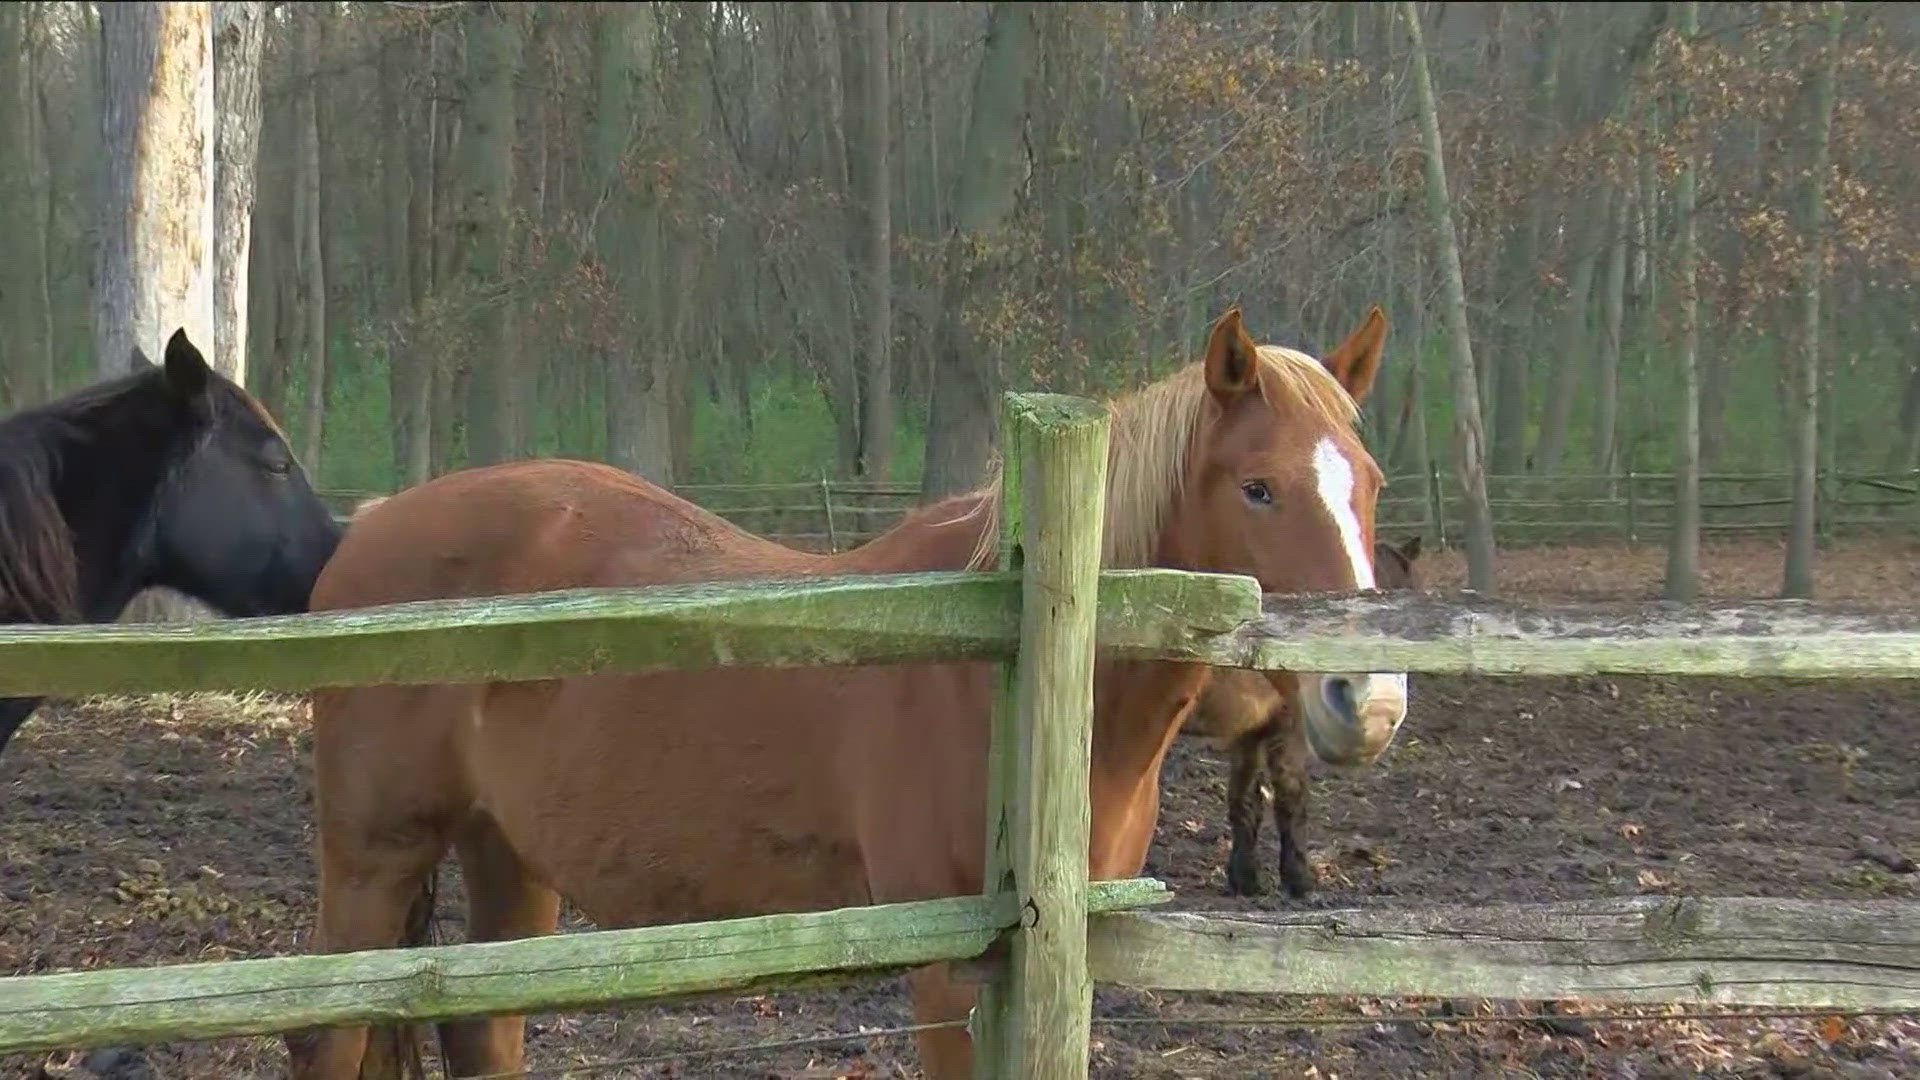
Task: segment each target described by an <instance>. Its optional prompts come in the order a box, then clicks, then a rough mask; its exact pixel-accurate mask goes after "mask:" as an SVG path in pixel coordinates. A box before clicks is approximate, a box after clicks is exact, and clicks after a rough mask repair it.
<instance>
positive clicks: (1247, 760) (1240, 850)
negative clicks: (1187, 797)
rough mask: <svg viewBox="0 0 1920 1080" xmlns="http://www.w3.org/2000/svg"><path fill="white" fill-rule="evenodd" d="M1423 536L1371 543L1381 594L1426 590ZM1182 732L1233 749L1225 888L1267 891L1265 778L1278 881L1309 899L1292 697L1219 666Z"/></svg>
mask: <svg viewBox="0 0 1920 1080" xmlns="http://www.w3.org/2000/svg"><path fill="white" fill-rule="evenodd" d="M1419 558H1420V538H1419V537H1418V536H1416V537H1413V538H1412V539H1411V540H1408V541H1407V542H1406V543H1405V544H1402V545H1401V546H1400V547H1397V548H1396V547H1394V546H1393V545H1391V544H1387V543H1384V542H1376V543H1375V544H1374V545H1373V565H1374V570H1375V573H1376V574H1377V575H1378V584H1379V587H1380V588H1382V589H1423V588H1425V587H1426V584H1425V581H1424V580H1423V578H1422V576H1421V573H1420V566H1419ZM1181 731H1182V733H1183V734H1187V735H1196V736H1201V737H1204V738H1210V739H1218V740H1220V741H1222V742H1224V743H1226V744H1227V752H1228V758H1229V765H1228V772H1227V821H1228V825H1229V831H1230V832H1231V834H1232V837H1233V848H1232V850H1231V852H1230V853H1229V854H1228V856H1227V890H1228V891H1229V892H1231V893H1233V894H1235V895H1237V896H1258V895H1260V894H1261V893H1262V892H1264V891H1265V889H1264V887H1263V886H1262V884H1261V880H1260V879H1261V874H1260V855H1259V850H1258V849H1259V843H1260V819H1261V817H1262V816H1264V815H1265V813H1266V803H1267V793H1266V791H1265V789H1264V787H1263V785H1262V781H1267V782H1270V783H1271V784H1272V785H1273V796H1272V797H1273V823H1274V828H1275V830H1276V831H1277V832H1278V833H1279V834H1280V835H1279V847H1280V881H1281V884H1283V885H1284V886H1286V890H1287V894H1288V895H1289V896H1292V897H1294V898H1296V899H1297V898H1300V897H1304V896H1306V895H1307V894H1308V893H1310V892H1312V891H1313V888H1314V885H1315V884H1316V881H1315V877H1314V873H1313V867H1312V865H1311V864H1310V863H1308V862H1307V858H1306V848H1305V847H1304V846H1303V845H1302V844H1301V842H1300V838H1301V834H1302V833H1303V832H1304V831H1305V825H1306V817H1307V796H1308V792H1309V787H1310V785H1309V781H1308V777H1307V759H1308V757H1310V756H1311V753H1310V751H1309V750H1308V749H1307V742H1306V733H1305V731H1304V730H1303V729H1302V728H1301V726H1300V716H1299V714H1298V712H1296V711H1295V710H1294V709H1293V708H1292V707H1291V705H1290V703H1289V701H1288V698H1287V696H1285V695H1282V694H1280V693H1279V692H1277V691H1276V690H1274V688H1273V683H1272V682H1271V681H1270V680H1269V679H1268V678H1266V677H1265V676H1264V675H1263V674H1262V673H1260V672H1257V671H1244V670H1240V669H1235V668H1221V669H1218V670H1216V671H1215V672H1214V673H1213V677H1212V678H1211V679H1209V680H1208V681H1207V687H1206V689H1205V690H1203V691H1201V693H1200V699H1199V700H1198V701H1196V702H1194V706H1193V710H1192V711H1191V712H1189V713H1188V714H1187V722H1186V724H1185V725H1184V726H1183V727H1182V728H1181Z"/></svg>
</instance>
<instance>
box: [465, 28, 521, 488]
mask: <svg viewBox="0 0 1920 1080" xmlns="http://www.w3.org/2000/svg"><path fill="white" fill-rule="evenodd" d="M519 18H520V16H519V13H518V12H515V11H509V10H507V9H506V8H505V7H504V6H502V5H498V4H476V5H474V7H473V8H472V9H471V14H470V15H469V22H468V24H467V99H466V103H465V106H466V109H465V111H466V128H467V130H466V134H465V139H464V142H465V146H464V149H465V151H466V153H465V155H464V157H465V162H464V165H465V168H464V170H463V172H464V175H463V177H462V181H463V183H464V185H465V198H464V199H463V200H462V206H461V214H462V216H463V217H464V219H465V220H464V221H463V222H462V225H463V226H464V230H465V234H466V251H465V253H464V258H463V260H462V263H463V266H462V269H463V270H464V275H463V277H464V284H465V286H466V288H465V290H464V294H465V300H466V304H467V305H468V307H469V308H470V309H471V310H472V311H473V317H472V319H471V320H470V327H471V334H472V336H471V338H470V346H469V348H468V349H467V350H466V352H467V354H468V355H469V356H471V357H472V365H473V366H472V374H471V376H470V378H471V380H472V382H471V384H470V385H469V387H468V391H467V452H468V453H467V456H468V458H469V460H470V461H471V462H472V463H473V464H475V465H490V464H494V463H496V462H501V461H506V460H508V459H510V458H512V457H514V456H516V454H517V453H518V451H519V447H518V446H517V445H516V438H515V436H516V434H517V428H518V425H517V424H516V423H515V417H514V410H515V409H516V408H517V407H518V406H519V404H520V403H519V402H518V401H516V400H515V399H514V397H515V396H514V394H513V393H512V387H513V382H514V379H513V370H512V365H513V359H514V350H513V349H512V348H511V342H509V341H508V340H507V334H508V323H509V321H510V320H509V318H508V304H507V302H506V297H505V295H504V293H505V290H506V289H507V288H508V281H507V272H508V267H509V262H510V256H509V253H510V252H511V250H512V244H511V242H510V238H509V235H508V234H509V232H510V230H511V229H512V220H513V219H512V199H513V143H514V135H515V130H516V128H517V126H518V125H517V123H516V119H517V117H516V114H515V108H514V80H515V77H516V75H517V74H518V72H519V70H520V51H521V49H520V46H521V28H520V24H519Z"/></svg>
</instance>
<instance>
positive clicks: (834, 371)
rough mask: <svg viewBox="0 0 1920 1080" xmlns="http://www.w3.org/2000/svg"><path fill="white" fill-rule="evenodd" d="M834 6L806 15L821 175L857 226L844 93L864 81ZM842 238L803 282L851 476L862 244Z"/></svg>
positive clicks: (854, 143) (855, 460)
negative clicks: (857, 268)
mask: <svg viewBox="0 0 1920 1080" xmlns="http://www.w3.org/2000/svg"><path fill="white" fill-rule="evenodd" d="M835 7H836V5H834V4H831V3H821V4H810V5H808V6H807V8H806V10H807V11H808V12H810V13H811V15H812V26H813V44H814V49H813V55H814V57H815V58H816V59H817V60H818V62H819V65H820V66H819V72H818V74H819V80H820V89H819V103H820V118H819V121H818V129H819V134H820V151H819V160H820V171H821V173H822V175H823V177H824V179H825V182H826V186H827V188H828V189H829V190H830V191H832V192H833V193H834V194H835V195H837V196H838V197H839V198H840V199H842V200H844V201H845V204H846V205H847V207H848V208H849V212H848V213H847V214H846V215H845V217H844V219H843V220H845V221H846V223H847V224H848V225H849V226H853V225H854V224H855V222H856V221H857V217H858V213H857V210H855V209H854V204H855V203H856V202H857V200H856V199H855V197H854V193H853V180H854V177H855V176H856V175H859V173H860V170H859V169H858V167H857V166H855V165H853V164H852V162H851V158H852V156H853V155H854V154H856V153H857V152H858V150H857V148H858V147H859V141H858V139H857V138H856V139H851V140H850V139H849V138H848V128H849V126H850V124H849V121H850V119H851V117H850V116H849V115H848V114H849V111H850V110H849V109H848V107H847V106H848V105H849V104H850V102H849V100H848V93H847V91H848V89H849V87H850V86H851V85H852V84H854V83H857V82H858V81H859V75H858V72H857V70H855V71H851V72H850V71H849V70H847V69H849V68H855V67H856V65H855V64H852V63H848V62H847V61H849V60H852V59H853V58H854V57H855V56H856V55H857V52H858V50H856V49H854V48H850V47H846V45H847V42H846V41H845V40H844V39H845V38H846V37H848V36H851V35H852V33H853V26H852V25H851V24H849V25H847V26H845V27H836V25H835V21H834V8H835ZM863 179H864V178H863ZM840 235H841V236H842V237H845V238H847V239H846V243H845V246H844V247H843V248H842V250H843V251H844V252H846V258H844V259H840V258H831V257H829V259H828V260H827V261H828V264H829V265H827V266H825V267H820V268H818V269H815V270H813V271H811V272H803V273H802V274H801V280H802V282H803V283H804V284H805V285H806V288H805V291H804V293H803V295H806V296H809V297H811V298H812V303H813V306H814V307H815V309H816V315H817V317H818V320H819V326H820V329H819V330H818V331H817V332H816V333H815V334H813V335H812V336H813V337H814V355H815V357H816V360H817V362H818V363H819V365H820V368H821V370H822V373H823V374H824V375H825V378H826V384H827V408H828V410H829V411H830V412H831V413H832V414H833V430H834V445H835V449H836V455H835V457H836V465H837V467H838V471H839V472H840V474H841V475H843V476H851V475H853V474H854V473H855V472H856V471H857V469H858V467H859V460H860V417H861V410H860V384H859V363H858V350H859V345H858V340H857V337H856V335H855V333H854V323H853V306H854V290H855V284H854V275H853V270H852V266H853V261H854V259H855V258H857V257H858V256H857V254H856V252H857V249H858V246H859V245H858V244H856V243H854V242H852V239H851V238H852V237H853V236H855V235H857V233H856V232H854V230H853V229H852V228H849V229H848V230H847V231H846V232H843V233H841V234H840Z"/></svg>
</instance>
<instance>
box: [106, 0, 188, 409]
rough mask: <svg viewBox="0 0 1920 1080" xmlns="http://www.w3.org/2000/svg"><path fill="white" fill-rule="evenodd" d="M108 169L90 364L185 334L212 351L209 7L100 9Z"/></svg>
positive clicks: (135, 0) (137, 3)
mask: <svg viewBox="0 0 1920 1080" xmlns="http://www.w3.org/2000/svg"><path fill="white" fill-rule="evenodd" d="M100 44H101V54H102V56H101V68H102V71H103V73H104V80H105V81H104V86H105V93H106V97H105V101H104V109H103V113H102V118H103V126H102V129H101V130H102V137H103V139H104V141H105V147H106V154H107V162H106V165H105V169H104V183H103V184H102V192H101V194H102V196H103V198H102V201H101V205H100V232H99V236H100V246H99V250H98V253H97V262H96V266H95V296H94V362H95V363H96V365H98V369H99V371H100V373H101V374H102V375H117V374H119V373H121V372H124V371H127V370H129V365H130V363H131V361H132V356H133V350H134V348H135V347H136V346H137V347H139V348H140V349H142V350H143V351H145V352H146V353H147V355H148V356H150V357H157V356H158V355H159V349H160V347H161V345H162V343H164V342H165V341H166V339H167V338H168V337H169V336H170V335H171V334H172V333H173V331H174V330H175V329H176V328H178V327H181V326H184V327H186V330H187V335H188V336H189V337H191V338H192V339H193V340H195V341H199V342H205V343H207V344H208V345H211V343H212V342H213V334H214V322H215V320H214V314H213V268H214V252H213V172H214V169H213V147H214V133H213V27H212V22H211V12H210V10H209V8H208V5H206V4H166V3H154V2H151V0H130V2H128V3H116V4H106V5H102V7H101V9H100Z"/></svg>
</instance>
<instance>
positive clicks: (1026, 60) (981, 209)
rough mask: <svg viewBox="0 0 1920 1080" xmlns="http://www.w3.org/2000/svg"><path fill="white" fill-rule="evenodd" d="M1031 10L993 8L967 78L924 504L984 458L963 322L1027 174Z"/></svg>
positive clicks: (974, 480) (985, 383) (986, 405)
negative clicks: (967, 111)
mask: <svg viewBox="0 0 1920 1080" xmlns="http://www.w3.org/2000/svg"><path fill="white" fill-rule="evenodd" d="M1034 6H1035V5H1033V4H1030V3H1012V2H1005V0H1002V2H998V3H995V4H994V5H993V9H992V12H991V14H990V16H989V20H990V21H989V23H988V26H987V43H986V49H985V51H984V53H983V54H982V56H981V59H980V68H979V71H978V72H977V73H976V75H975V81H974V87H973V115H972V118H971V119H970V120H969V121H968V124H967V138H966V147H965V150H964V151H963V152H962V154H961V160H960V176H959V180H958V182H957V184H956V185H955V189H954V190H955V195H954V200H953V206H954V227H953V230H952V231H951V232H950V233H949V234H948V237H947V245H946V247H947V250H946V258H945V267H946V272H945V274H944V275H943V281H942V283H941V301H940V306H939V314H938V316H937V322H936V324H935V327H934V333H935V334H936V335H937V341H936V344H935V346H934V362H933V378H932V382H933V385H932V387H931V390H930V395H929V396H930V399H931V400H930V402H929V408H928V418H927V449H926V469H925V471H924V472H923V473H922V475H921V479H920V493H921V496H922V497H923V498H926V499H933V498H937V497H940V496H943V495H948V494H951V493H953V492H956V491H963V490H966V489H968V488H971V487H973V486H974V485H975V484H978V483H979V482H980V480H981V478H982V476H983V475H984V474H985V471H986V467H987V459H988V455H989V454H990V453H991V452H992V449H993V443H994V426H995V419H996V417H997V415H998V411H999V410H998V409H997V408H996V407H995V401H994V395H995V393H996V392H997V391H998V389H999V383H1000V378H999V365H998V362H997V359H996V357H995V356H994V354H993V352H992V351H991V350H990V349H988V348H987V347H986V346H985V344H984V343H982V342H980V341H978V340H976V335H975V334H974V333H973V331H972V329H971V328H970V327H969V326H968V325H967V321H966V318H965V315H966V309H967V307H968V306H969V301H970V300H971V299H972V298H973V296H974V294H975V293H976V291H977V290H978V288H979V286H980V285H981V284H982V282H983V279H984V278H985V277H986V276H987V273H988V269H989V268H988V267H987V266H985V265H982V259H981V256H983V255H984V254H985V251H984V250H983V249H984V248H986V247H987V246H989V244H990V238H991V235H992V234H993V233H994V232H995V231H997V230H998V229H1000V228H1001V227H1002V226H1004V225H1005V224H1006V222H1007V221H1008V219H1010V218H1011V217H1012V216H1013V212H1014V208H1015V203H1016V200H1017V198H1018V196H1019V193H1020V190H1021V188H1022V187H1023V186H1024V185H1025V183H1026V177H1027V172H1028V169H1029V168H1030V163H1029V162H1028V160H1027V158H1026V148H1025V146H1024V143H1023V140H1022V138H1021V134H1022V129H1023V127H1024V125H1025V122H1026V117H1027V73H1028V68H1029V66H1030V64H1031V54H1032V43H1033V35H1034V26H1033V20H1034V15H1035V13H1034V11H1033V8H1034Z"/></svg>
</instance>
